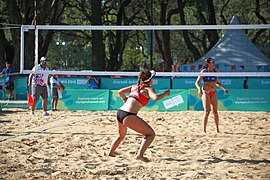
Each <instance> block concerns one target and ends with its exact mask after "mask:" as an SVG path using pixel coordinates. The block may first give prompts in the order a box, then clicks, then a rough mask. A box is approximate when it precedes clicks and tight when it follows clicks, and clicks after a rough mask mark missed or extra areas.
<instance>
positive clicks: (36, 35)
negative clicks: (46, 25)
mask: <svg viewBox="0 0 270 180" xmlns="http://www.w3.org/2000/svg"><path fill="white" fill-rule="evenodd" d="M37 65H38V26H37V27H36V28H35V66H37Z"/></svg>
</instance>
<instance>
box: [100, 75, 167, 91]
mask: <svg viewBox="0 0 270 180" xmlns="http://www.w3.org/2000/svg"><path fill="white" fill-rule="evenodd" d="M100 81H101V82H100V88H101V89H112V90H116V89H121V88H123V87H127V86H131V85H133V84H137V83H138V78H101V80H100ZM152 87H153V88H158V89H170V88H171V79H170V78H169V77H166V78H155V80H154V84H153V85H152Z"/></svg>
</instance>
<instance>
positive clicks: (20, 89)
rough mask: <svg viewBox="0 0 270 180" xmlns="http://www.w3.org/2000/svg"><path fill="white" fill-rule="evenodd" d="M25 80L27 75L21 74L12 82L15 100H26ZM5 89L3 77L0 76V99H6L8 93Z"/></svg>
mask: <svg viewBox="0 0 270 180" xmlns="http://www.w3.org/2000/svg"><path fill="white" fill-rule="evenodd" d="M27 80H28V76H21V77H19V76H18V77H16V79H15V83H14V90H13V91H12V93H13V94H14V98H15V100H27ZM4 89H5V77H4V76H3V77H0V90H3V92H2V93H0V99H1V100H7V98H8V93H7V92H6V91H5V90H4Z"/></svg>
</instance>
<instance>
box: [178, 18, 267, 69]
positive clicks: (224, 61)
mask: <svg viewBox="0 0 270 180" xmlns="http://www.w3.org/2000/svg"><path fill="white" fill-rule="evenodd" d="M230 24H239V20H238V19H237V18H236V17H233V18H232V20H231V23H230ZM208 57H212V58H213V59H214V60H215V61H216V66H217V68H218V69H219V71H269V65H270V59H269V58H268V57H267V56H265V55H264V54H263V53H262V52H261V51H260V50H259V49H258V48H257V47H256V46H255V45H254V44H253V43H252V42H251V40H250V39H249V38H248V37H247V36H246V34H245V32H244V31H243V30H241V29H230V30H227V31H226V32H225V34H224V35H223V36H222V37H221V39H220V40H219V41H218V42H217V43H216V45H215V46H213V47H212V49H211V50H209V51H208V52H207V53H206V54H205V55H203V56H202V57H201V58H200V59H198V60H197V61H195V62H194V63H192V64H190V65H183V66H182V71H198V70H199V69H200V68H201V67H202V65H203V64H204V60H205V59H206V58H208Z"/></svg>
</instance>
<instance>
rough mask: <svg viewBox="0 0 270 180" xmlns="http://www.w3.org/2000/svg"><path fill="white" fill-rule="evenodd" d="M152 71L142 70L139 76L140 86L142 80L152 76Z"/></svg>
mask: <svg viewBox="0 0 270 180" xmlns="http://www.w3.org/2000/svg"><path fill="white" fill-rule="evenodd" d="M151 75H152V74H151V72H150V71H149V70H145V71H141V72H140V74H139V76H138V86H139V85H140V84H141V82H143V81H145V80H147V79H149V78H150V77H151Z"/></svg>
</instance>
